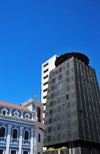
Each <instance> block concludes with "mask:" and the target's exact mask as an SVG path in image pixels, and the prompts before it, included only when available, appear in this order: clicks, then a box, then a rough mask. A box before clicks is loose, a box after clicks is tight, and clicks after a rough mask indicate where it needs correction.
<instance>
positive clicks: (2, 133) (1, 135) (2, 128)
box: [0, 127, 5, 137]
mask: <svg viewBox="0 0 100 154" xmlns="http://www.w3.org/2000/svg"><path fill="white" fill-rule="evenodd" d="M0 137H5V127H1V128H0Z"/></svg>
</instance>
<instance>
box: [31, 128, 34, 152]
mask: <svg viewBox="0 0 100 154" xmlns="http://www.w3.org/2000/svg"><path fill="white" fill-rule="evenodd" d="M33 137H34V129H33V128H32V129H31V147H30V148H31V149H30V150H31V153H30V154H33V153H34V152H33V148H34V146H33V144H34V143H33V142H34V141H33Z"/></svg>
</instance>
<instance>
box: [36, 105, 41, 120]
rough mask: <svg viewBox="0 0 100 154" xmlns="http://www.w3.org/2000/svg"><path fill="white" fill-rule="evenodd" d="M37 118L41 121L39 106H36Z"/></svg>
mask: <svg viewBox="0 0 100 154" xmlns="http://www.w3.org/2000/svg"><path fill="white" fill-rule="evenodd" d="M37 118H38V121H39V122H41V109H40V108H39V107H37Z"/></svg>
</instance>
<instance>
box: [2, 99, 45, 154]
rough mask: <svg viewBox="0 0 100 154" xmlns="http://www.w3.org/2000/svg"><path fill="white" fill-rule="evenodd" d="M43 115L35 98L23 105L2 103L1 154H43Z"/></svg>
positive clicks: (40, 106)
mask: <svg viewBox="0 0 100 154" xmlns="http://www.w3.org/2000/svg"><path fill="white" fill-rule="evenodd" d="M42 115H43V105H42V103H41V102H40V101H38V100H37V99H35V98H31V99H29V100H28V101H26V102H24V103H22V104H21V105H15V104H11V103H6V102H3V101H0V154H43V135H44V129H45V128H44V125H43V117H42Z"/></svg>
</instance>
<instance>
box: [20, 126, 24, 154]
mask: <svg viewBox="0 0 100 154" xmlns="http://www.w3.org/2000/svg"><path fill="white" fill-rule="evenodd" d="M23 129H24V127H20V138H19V154H21V152H22V139H23Z"/></svg>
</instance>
